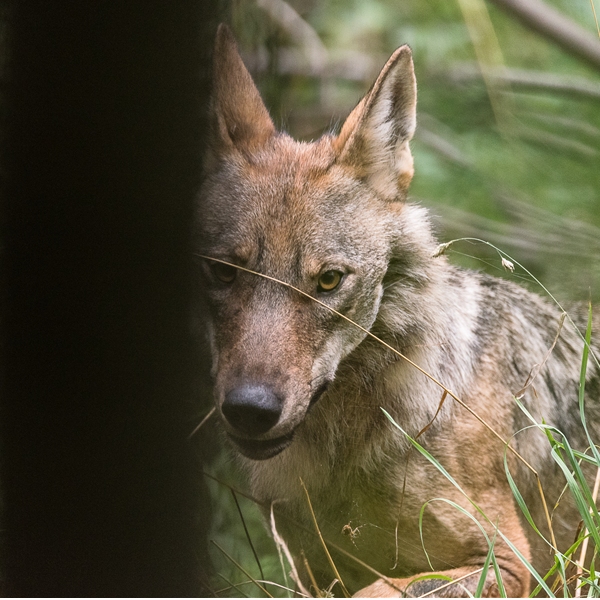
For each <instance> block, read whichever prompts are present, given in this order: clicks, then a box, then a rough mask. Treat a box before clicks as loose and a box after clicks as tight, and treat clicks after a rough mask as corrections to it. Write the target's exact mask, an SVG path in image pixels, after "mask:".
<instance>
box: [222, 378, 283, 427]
mask: <svg viewBox="0 0 600 600" xmlns="http://www.w3.org/2000/svg"><path fill="white" fill-rule="evenodd" d="M282 409H283V402H282V401H281V399H280V398H279V397H278V396H277V395H276V394H275V392H273V390H272V389H271V388H269V387H267V386H266V385H248V384H246V385H241V386H240V387H237V388H234V389H233V390H231V391H230V392H228V393H227V395H226V396H225V402H223V406H222V407H221V410H222V411H223V414H224V415H225V418H226V419H227V420H228V421H229V423H230V424H231V425H232V426H233V427H235V428H236V429H237V430H238V431H239V432H241V433H244V434H246V435H260V434H261V433H266V432H267V431H269V429H271V428H272V427H273V426H274V425H275V423H277V421H278V420H279V417H280V416H281V411H282Z"/></svg>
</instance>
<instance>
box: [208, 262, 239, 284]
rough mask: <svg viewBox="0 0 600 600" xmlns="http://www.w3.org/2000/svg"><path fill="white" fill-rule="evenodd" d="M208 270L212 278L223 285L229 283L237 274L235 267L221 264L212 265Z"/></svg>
mask: <svg viewBox="0 0 600 600" xmlns="http://www.w3.org/2000/svg"><path fill="white" fill-rule="evenodd" d="M210 268H211V270H212V272H213V274H214V276H215V277H216V278H217V279H218V280H219V281H222V282H223V283H231V282H232V281H233V280H234V279H235V276H236V274H237V269H236V268H235V267H232V266H231V265H225V264H223V263H213V264H212V265H211V267H210Z"/></svg>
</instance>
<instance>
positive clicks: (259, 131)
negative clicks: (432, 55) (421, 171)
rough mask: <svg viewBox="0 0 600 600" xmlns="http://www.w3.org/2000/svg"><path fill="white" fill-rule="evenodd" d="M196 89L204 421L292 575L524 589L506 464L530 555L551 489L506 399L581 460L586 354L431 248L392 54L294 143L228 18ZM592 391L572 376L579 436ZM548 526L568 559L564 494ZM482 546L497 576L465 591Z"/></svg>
mask: <svg viewBox="0 0 600 600" xmlns="http://www.w3.org/2000/svg"><path fill="white" fill-rule="evenodd" d="M213 85H214V89H213V94H212V101H211V107H210V126H211V136H210V143H209V146H208V150H207V156H206V161H205V171H204V180H203V184H202V188H201V193H200V201H199V205H198V211H197V231H198V235H197V242H196V244H197V245H196V249H195V252H196V254H197V255H198V256H199V257H200V258H199V269H200V275H199V277H201V281H202V285H203V286H204V293H205V300H204V303H205V304H204V305H203V309H202V310H203V318H204V319H205V322H206V330H207V332H208V338H209V341H210V346H211V352H212V376H213V379H214V393H215V402H216V408H217V413H218V414H219V415H220V417H221V419H220V421H221V423H222V427H223V429H224V432H225V434H226V437H227V438H228V439H229V441H230V442H231V445H232V447H233V448H234V449H235V451H236V454H237V455H238V456H239V460H240V462H241V463H242V464H243V466H244V468H245V470H246V472H247V474H248V479H249V483H250V487H251V491H252V494H253V496H254V497H255V498H257V499H258V500H259V501H260V502H261V503H262V505H263V506H265V507H267V511H268V507H270V506H272V507H273V508H274V510H275V515H276V522H277V528H278V531H279V534H280V535H281V536H282V537H283V539H284V540H285V541H286V543H287V545H288V546H289V548H290V550H291V552H292V554H294V556H295V557H296V558H297V559H298V560H297V561H296V562H297V566H298V568H299V570H300V571H301V574H300V577H301V578H303V580H304V582H305V584H306V585H309V584H310V582H312V583H313V585H317V586H318V587H321V589H325V588H326V587H327V586H328V585H329V584H331V583H332V581H334V580H335V579H338V580H339V581H340V583H339V585H340V586H343V587H342V591H343V592H344V593H355V594H357V595H359V596H364V597H386V596H390V597H393V596H420V595H423V594H427V595H429V596H431V595H435V596H439V597H444V596H446V597H457V596H468V595H469V594H471V595H472V594H475V592H476V590H477V587H478V585H480V579H482V583H483V589H482V593H483V595H484V596H495V595H498V594H499V593H500V590H501V587H500V586H503V588H504V591H505V592H506V594H507V595H508V596H511V597H523V596H526V595H527V594H529V593H530V591H531V589H532V586H533V584H534V583H536V581H535V580H534V579H533V578H532V576H531V572H530V571H531V569H530V568H529V567H528V564H531V565H533V566H532V567H531V568H535V569H538V570H539V572H540V573H545V570H544V569H545V568H546V567H547V566H549V565H551V564H552V551H551V548H550V547H549V545H548V544H546V543H545V542H544V541H543V539H542V538H541V537H540V536H539V535H537V534H535V533H534V532H533V529H532V527H531V526H530V525H529V524H528V523H527V521H526V519H525V518H524V516H523V514H522V513H521V510H520V509H519V507H518V505H517V503H516V501H515V497H514V495H513V492H512V491H511V487H510V485H509V482H508V481H507V474H506V470H505V463H506V468H508V469H509V471H510V473H511V475H512V477H513V479H514V481H515V483H516V485H517V486H518V489H519V491H520V494H521V495H522V497H523V499H524V500H525V503H526V504H527V506H528V507H529V510H530V512H531V518H532V519H533V521H534V522H535V523H536V524H537V526H538V527H539V529H540V530H541V532H542V533H543V534H545V536H546V537H547V539H548V540H550V535H549V533H550V532H549V528H548V524H547V523H548V519H547V518H546V517H545V508H544V502H543V500H542V497H541V494H540V492H539V486H538V478H537V476H536V473H537V474H538V475H539V476H540V477H541V482H542V487H543V490H544V492H545V501H546V506H547V507H549V509H548V510H552V508H553V507H554V505H555V503H556V502H557V500H558V499H559V495H560V492H561V490H562V487H563V485H564V479H563V476H562V474H561V470H560V468H559V467H558V466H557V464H556V462H555V461H553V459H552V456H551V447H550V444H549V443H548V441H547V438H546V436H545V435H544V433H543V432H541V431H540V430H539V428H536V427H531V421H530V420H529V417H528V415H527V414H526V413H525V412H524V411H523V410H522V409H521V408H520V407H519V405H518V404H517V402H516V401H515V395H519V396H520V398H521V402H522V404H523V405H524V407H526V410H527V411H528V413H529V414H530V415H531V416H532V417H533V418H534V419H535V420H537V422H539V423H542V421H544V422H545V423H548V424H555V425H557V426H558V427H559V428H560V430H561V431H562V432H563V433H564V434H565V435H566V436H567V437H568V439H569V440H570V441H571V444H572V445H573V446H575V447H577V448H580V449H582V450H585V448H586V446H587V445H588V443H587V442H586V440H585V437H584V433H583V431H582V427H581V422H580V419H579V417H578V385H579V373H580V368H581V356H582V350H583V342H582V340H581V338H580V337H578V335H577V334H576V332H575V330H574V329H573V328H572V327H570V326H568V325H567V324H565V325H564V326H563V327H562V328H561V311H560V310H558V309H557V308H555V307H554V306H553V305H552V304H551V303H549V302H547V301H545V300H544V299H542V298H541V297H539V296H537V295H535V294H533V293H531V292H529V291H527V290H526V289H524V288H522V287H519V286H517V285H515V284H513V283H511V282H510V281H507V280H504V279H497V278H493V277H490V276H488V275H485V274H482V273H478V272H472V271H468V270H463V269H461V268H458V267H456V266H453V265H451V264H450V263H449V262H448V260H447V258H446V257H445V256H444V255H443V254H441V253H440V252H439V251H438V252H436V250H437V249H438V242H437V241H436V239H435V237H434V235H433V233H432V227H431V223H430V219H429V216H428V213H427V211H426V210H425V209H424V208H423V207H421V206H418V205H416V204H413V203H411V202H410V200H409V198H408V188H409V184H410V181H411V178H412V176H413V158H412V155H411V150H410V146H409V142H410V140H411V138H412V137H413V134H414V132H415V127H416V82H415V74H414V67H413V61H412V56H411V50H410V48H409V47H408V46H402V47H400V48H398V49H397V50H396V51H395V52H394V53H393V54H392V56H391V58H390V59H389V60H388V62H387V63H386V64H385V66H384V67H383V69H382V71H381V73H380V75H379V76H378V78H377V80H376V81H375V83H374V85H373V86H372V87H371V89H370V91H369V92H368V93H367V94H366V95H365V96H364V98H363V99H362V100H361V101H360V102H359V103H358V105H357V106H356V108H354V110H353V111H352V112H351V114H350V115H349V116H348V118H347V119H346V120H345V122H344V123H343V125H342V127H341V129H340V131H339V133H337V134H333V133H332V134H327V135H324V136H323V137H321V138H320V139H318V140H317V141H315V142H311V143H301V142H297V141H295V140H293V139H292V138H291V137H289V136H288V135H287V134H286V133H283V132H278V131H277V130H276V128H275V126H274V124H273V122H272V120H271V118H270V116H269V113H268V110H267V108H266V107H265V105H264V103H263V101H262V99H261V97H260V94H259V92H258V90H257V88H256V86H255V84H254V83H253V80H252V78H251V76H250V74H249V72H248V71H247V70H246V68H245V66H244V64H243V62H242V59H241V58H240V55H239V53H238V50H237V46H236V42H235V39H234V37H233V35H232V33H231V32H230V30H229V29H228V28H227V27H226V26H224V25H222V26H220V28H219V30H218V33H217V38H216V42H215V50H214V84H213ZM376 338H378V339H376ZM550 350H552V351H551V352H550ZM599 384H600V380H599V377H598V369H597V367H596V364H595V363H594V362H592V361H590V363H589V367H588V369H587V386H586V390H587V417H588V421H589V423H590V424H592V426H593V429H594V431H596V432H597V426H596V424H597V423H598V422H599V420H598V418H597V417H598V412H599V408H598V391H599V389H600V386H599ZM382 409H384V410H385V412H384V410H382ZM386 413H387V415H386ZM388 415H389V416H388ZM392 421H393V422H392ZM396 425H397V426H396ZM410 438H412V439H413V440H417V441H418V443H419V444H420V445H421V446H422V447H423V448H425V449H426V451H427V452H428V453H430V455H432V456H434V457H436V459H437V460H438V461H439V463H440V464H441V466H442V467H443V469H445V470H446V472H447V473H448V474H449V475H450V477H451V478H452V480H451V479H450V478H449V477H447V476H446V475H445V474H443V473H442V472H441V470H440V469H439V468H438V467H437V466H436V465H434V464H433V463H432V462H431V461H430V460H428V459H427V457H426V456H424V455H423V454H422V453H420V452H417V451H416V450H414V449H413V445H412V443H411V441H410ZM509 446H510V447H509ZM567 495H568V494H567ZM475 506H476V507H478V508H475ZM311 511H314V520H315V521H316V523H317V525H318V528H319V530H320V532H321V534H322V536H323V538H324V540H325V544H326V547H327V549H328V553H329V556H328V554H327V553H326V550H325V547H324V545H323V543H321V541H320V540H319V538H318V536H317V535H315V526H314V522H313V518H312V515H311ZM482 515H485V517H483V516H482ZM552 518H553V521H552V523H553V530H554V535H555V537H554V538H553V539H555V541H556V544H557V545H558V547H559V548H560V549H562V550H564V549H565V548H567V547H568V546H570V545H571V543H572V542H573V541H574V539H575V536H576V529H577V523H578V521H579V517H578V516H577V513H576V512H575V511H574V508H573V504H572V503H569V502H568V501H567V499H566V497H562V499H561V501H560V502H559V503H558V508H557V509H556V510H555V512H554V514H553V517H552ZM486 535H487V540H486ZM488 540H491V541H493V543H494V552H495V558H496V562H497V565H498V573H499V576H497V575H496V573H495V570H494V569H492V568H490V569H489V570H488V571H487V575H486V576H485V578H482V575H481V574H482V570H483V567H484V564H485V561H486V557H487V555H488V552H489V543H488ZM330 559H331V560H330ZM432 574H433V575H434V577H431V576H432ZM499 580H500V581H499ZM335 590H336V588H334V591H335ZM337 591H338V592H339V589H338V590H337ZM340 593H341V592H340Z"/></svg>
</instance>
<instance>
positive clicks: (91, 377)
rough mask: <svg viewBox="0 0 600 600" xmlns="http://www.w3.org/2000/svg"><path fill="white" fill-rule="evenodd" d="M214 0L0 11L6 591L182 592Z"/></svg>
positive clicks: (191, 548)
mask: <svg viewBox="0 0 600 600" xmlns="http://www.w3.org/2000/svg"><path fill="white" fill-rule="evenodd" d="M216 4H217V3H216V2H204V3H202V2H200V1H199V0H184V1H182V2H153V1H148V2H132V1H129V2H128V1H123V2H104V1H100V0H85V1H83V2H47V1H38V2H33V1H23V2H15V3H14V5H13V6H12V10H11V12H10V13H9V17H10V27H9V32H10V44H9V50H10V53H9V70H8V76H7V85H8V88H7V106H8V112H7V115H8V120H7V124H8V128H7V130H6V131H7V132H6V134H5V135H4V138H5V144H4V170H5V174H6V179H5V186H4V187H5V195H4V199H3V206H2V213H3V214H2V225H3V229H4V231H3V239H2V242H3V251H2V252H3V256H2V263H3V264H2V267H3V272H2V276H3V281H2V293H3V304H4V322H3V331H2V351H3V352H2V371H3V379H2V397H1V401H2V415H1V428H2V429H1V431H2V447H1V460H2V464H3V473H2V479H3V482H2V485H3V492H4V504H5V507H4V512H5V523H6V524H5V532H6V533H5V536H6V538H5V553H6V560H5V562H6V564H5V589H4V593H5V594H6V595H9V596H20V595H22V596H90V595H91V596H114V595H117V596H189V595H201V594H202V576H201V571H202V564H201V562H202V546H203V543H204V540H203V539H202V535H203V531H202V519H201V516H202V515H204V516H206V510H207V509H206V507H203V506H202V505H201V504H202V494H201V491H202V490H201V475H200V465H199V464H197V462H196V460H195V459H194V456H195V452H194V450H193V448H192V447H191V445H190V442H189V441H188V435H189V433H190V432H191V430H192V429H193V428H194V425H195V424H197V415H198V412H199V411H198V406H197V405H196V403H197V399H196V398H195V397H194V379H195V371H196V369H197V359H198V357H197V355H196V351H195V350H194V342H193V339H192V338H191V334H190V330H189V313H190V310H189V309H190V304H191V302H192V292H191V289H192V286H191V278H192V267H191V253H190V246H189V239H190V224H191V221H192V219H191V215H192V210H193V202H194V196H195V193H196V191H197V187H198V182H199V177H200V161H201V156H202V139H203V134H204V128H205V122H204V108H205V104H206V101H207V77H208V69H207V67H206V64H207V58H208V54H209V53H210V47H211V46H212V38H213V31H214V26H215V25H216Z"/></svg>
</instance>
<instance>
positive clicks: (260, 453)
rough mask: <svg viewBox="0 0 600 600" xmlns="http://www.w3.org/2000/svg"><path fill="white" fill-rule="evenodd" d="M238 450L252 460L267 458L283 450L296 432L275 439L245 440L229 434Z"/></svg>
mask: <svg viewBox="0 0 600 600" xmlns="http://www.w3.org/2000/svg"><path fill="white" fill-rule="evenodd" d="M229 438H230V439H231V441H232V442H233V443H234V444H235V445H236V446H237V448H238V450H239V451H240V452H241V453H242V454H243V455H244V456H245V457H246V458H251V459H252V460H266V459H268V458H273V456H277V455H278V454H279V453H280V452H283V451H284V450H285V449H286V448H287V447H288V446H289V445H290V444H291V443H292V440H293V439H294V432H293V431H291V432H290V433H288V434H287V435H283V436H281V437H278V438H275V439H274V440H244V439H241V438H238V437H235V436H233V435H231V434H229Z"/></svg>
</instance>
